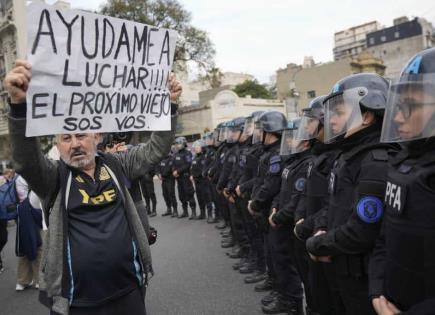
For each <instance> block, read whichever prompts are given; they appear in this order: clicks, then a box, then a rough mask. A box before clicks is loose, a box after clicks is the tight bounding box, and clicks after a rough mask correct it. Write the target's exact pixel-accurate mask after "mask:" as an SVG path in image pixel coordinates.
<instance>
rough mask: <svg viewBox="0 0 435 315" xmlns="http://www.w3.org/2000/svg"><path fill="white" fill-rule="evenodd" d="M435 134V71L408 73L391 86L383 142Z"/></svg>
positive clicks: (426, 136)
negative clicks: (431, 72)
mask: <svg viewBox="0 0 435 315" xmlns="http://www.w3.org/2000/svg"><path fill="white" fill-rule="evenodd" d="M433 136H435V74H408V77H407V78H403V77H402V78H401V80H400V82H398V81H397V80H396V81H394V82H393V84H391V86H390V91H389V94H388V100H387V108H386V110H385V115H384V123H383V125H382V134H381V141H382V142H404V141H412V140H418V139H423V138H429V137H433Z"/></svg>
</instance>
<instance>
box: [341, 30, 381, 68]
mask: <svg viewBox="0 0 435 315" xmlns="http://www.w3.org/2000/svg"><path fill="white" fill-rule="evenodd" d="M379 29H381V25H380V24H379V22H377V21H372V22H368V23H364V24H362V25H358V26H354V27H351V28H348V29H346V30H343V31H339V32H336V33H335V34H334V49H333V53H334V60H335V61H337V60H340V59H346V58H355V57H356V56H357V55H359V54H360V53H361V52H363V51H364V50H365V49H366V42H367V41H366V37H367V34H369V33H371V32H374V31H377V30H379Z"/></svg>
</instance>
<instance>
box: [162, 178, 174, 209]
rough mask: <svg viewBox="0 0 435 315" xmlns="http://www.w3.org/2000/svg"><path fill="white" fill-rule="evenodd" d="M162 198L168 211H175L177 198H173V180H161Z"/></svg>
mask: <svg viewBox="0 0 435 315" xmlns="http://www.w3.org/2000/svg"><path fill="white" fill-rule="evenodd" d="M162 191H163V198H164V199H165V203H166V207H167V208H168V209H177V197H176V196H175V178H173V177H168V178H162Z"/></svg>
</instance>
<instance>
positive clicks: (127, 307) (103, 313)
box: [50, 289, 146, 315]
mask: <svg viewBox="0 0 435 315" xmlns="http://www.w3.org/2000/svg"><path fill="white" fill-rule="evenodd" d="M50 314H51V315H57V313H55V312H51V313H50ZM121 314H128V315H146V310H145V299H144V296H143V294H142V292H141V291H140V290H139V289H136V290H134V291H132V292H131V293H129V294H127V295H125V296H123V297H121V298H119V299H116V300H113V301H110V302H108V303H106V304H104V305H102V306H98V307H71V308H70V315H121Z"/></svg>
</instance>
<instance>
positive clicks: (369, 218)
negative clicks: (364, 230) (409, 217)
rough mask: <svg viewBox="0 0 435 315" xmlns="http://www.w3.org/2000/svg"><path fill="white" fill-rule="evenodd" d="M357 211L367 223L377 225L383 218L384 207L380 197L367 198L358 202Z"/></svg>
mask: <svg viewBox="0 0 435 315" xmlns="http://www.w3.org/2000/svg"><path fill="white" fill-rule="evenodd" d="M356 211H357V214H358V216H359V218H360V219H361V220H363V221H364V222H365V223H376V222H378V221H379V220H380V219H381V218H382V215H383V213H384V205H383V203H382V201H381V199H379V198H378V197H373V196H366V197H363V198H361V199H360V201H358V204H357V206H356Z"/></svg>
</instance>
